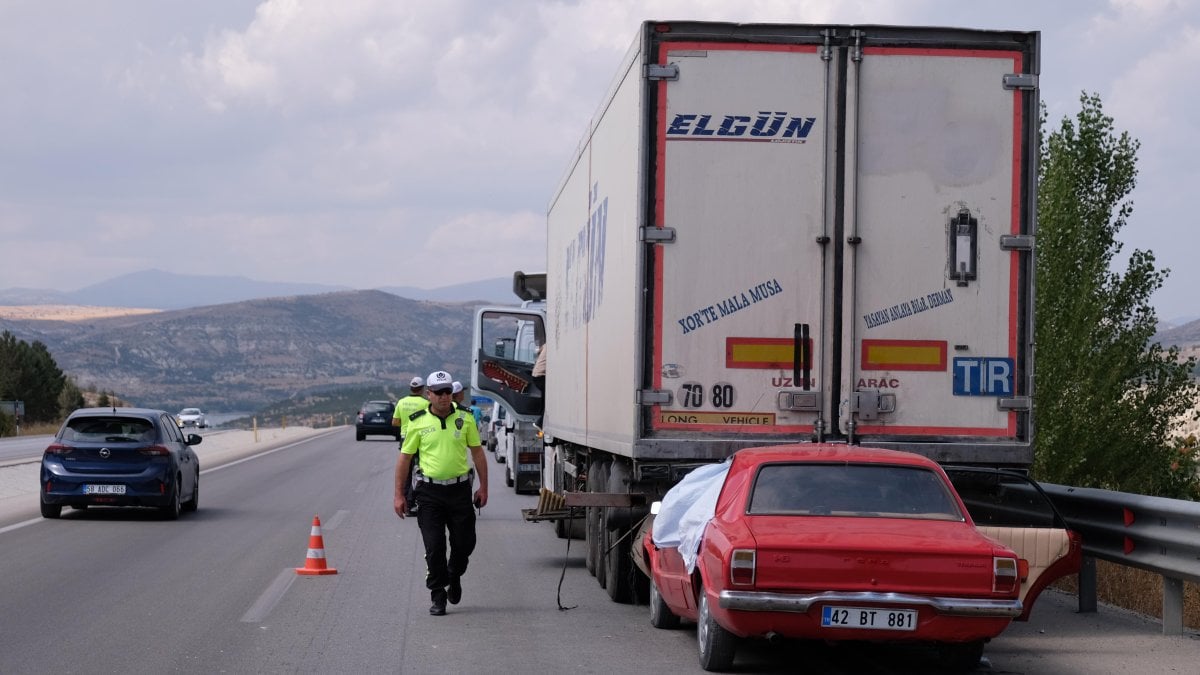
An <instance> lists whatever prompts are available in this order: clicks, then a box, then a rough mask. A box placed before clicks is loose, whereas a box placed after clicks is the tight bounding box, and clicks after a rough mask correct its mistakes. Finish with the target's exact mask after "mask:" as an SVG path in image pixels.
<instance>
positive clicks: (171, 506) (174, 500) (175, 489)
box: [159, 476, 183, 520]
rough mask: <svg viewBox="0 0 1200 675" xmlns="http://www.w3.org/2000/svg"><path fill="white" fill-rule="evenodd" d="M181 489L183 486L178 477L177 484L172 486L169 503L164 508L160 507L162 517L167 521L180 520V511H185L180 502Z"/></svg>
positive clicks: (176, 478)
mask: <svg viewBox="0 0 1200 675" xmlns="http://www.w3.org/2000/svg"><path fill="white" fill-rule="evenodd" d="M180 487H181V485H180V481H179V477H178V476H176V477H175V484H174V485H172V486H171V494H170V499H169V500H168V501H167V503H166V504H163V505H162V506H160V507H159V512H160V513H162V517H163V518H164V519H166V520H176V519H178V518H179V513H180V511H182V510H183V508H182V505H181V504H180V502H179V489H180Z"/></svg>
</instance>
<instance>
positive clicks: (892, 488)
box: [748, 463, 962, 520]
mask: <svg viewBox="0 0 1200 675" xmlns="http://www.w3.org/2000/svg"><path fill="white" fill-rule="evenodd" d="M748 512H749V513H751V514H794V515H813V516H823V515H834V516H866V517H888V518H923V519H931V520H962V514H961V513H960V512H959V509H958V505H957V504H956V503H955V501H954V499H953V497H952V496H951V494H950V492H949V490H948V489H947V488H946V483H945V481H943V480H942V478H941V477H940V476H938V475H937V474H936V473H934V472H932V471H928V470H926V469H922V468H917V467H908V466H892V465H886V464H808V463H805V464H764V465H763V466H762V467H760V468H759V470H758V477H757V478H756V479H755V482H754V491H753V492H752V493H751V495H750V507H749V509H748Z"/></svg>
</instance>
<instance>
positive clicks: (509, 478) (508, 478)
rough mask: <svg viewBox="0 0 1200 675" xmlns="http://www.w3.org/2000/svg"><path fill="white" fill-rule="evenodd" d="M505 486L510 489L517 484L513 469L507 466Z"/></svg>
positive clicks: (505, 468) (505, 469)
mask: <svg viewBox="0 0 1200 675" xmlns="http://www.w3.org/2000/svg"><path fill="white" fill-rule="evenodd" d="M504 484H505V485H507V486H508V487H512V486H513V485H515V484H516V483H514V482H513V476H512V468H511V467H507V466H506V467H504Z"/></svg>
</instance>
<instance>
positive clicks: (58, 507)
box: [42, 502, 62, 518]
mask: <svg viewBox="0 0 1200 675" xmlns="http://www.w3.org/2000/svg"><path fill="white" fill-rule="evenodd" d="M61 515H62V504H47V503H46V502H42V517H43V518H58V517H59V516H61Z"/></svg>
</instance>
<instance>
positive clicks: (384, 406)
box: [362, 401, 394, 412]
mask: <svg viewBox="0 0 1200 675" xmlns="http://www.w3.org/2000/svg"><path fill="white" fill-rule="evenodd" d="M393 407H394V406H392V404H391V403H388V402H387V401H368V402H367V403H364V404H363V407H362V409H363V412H377V411H380V410H392V409H393Z"/></svg>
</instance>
